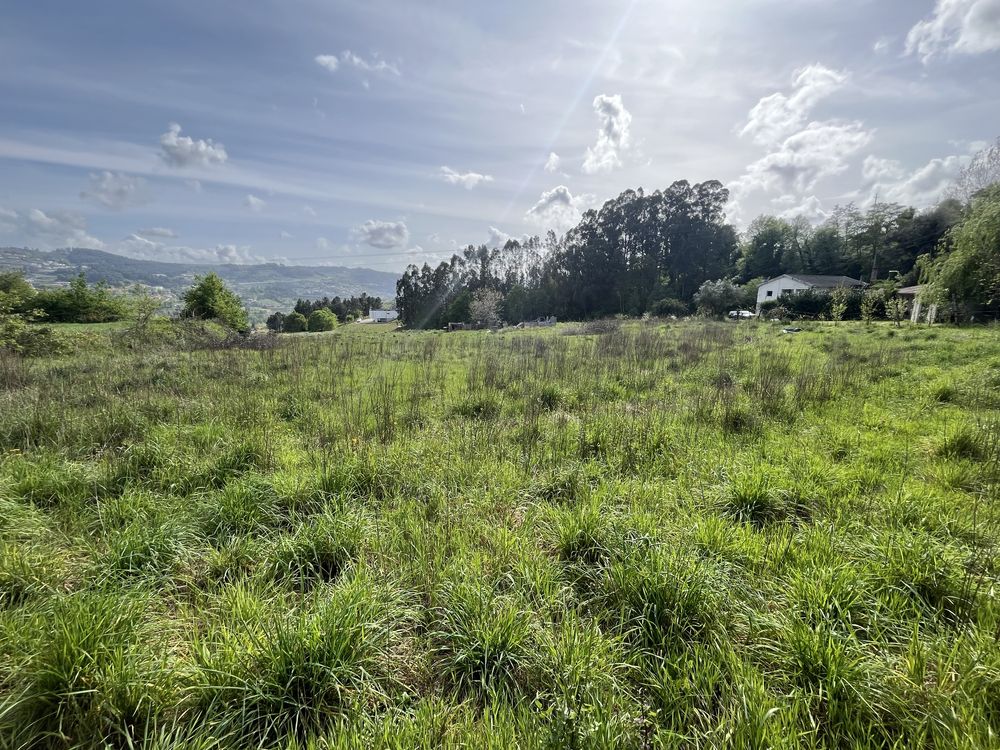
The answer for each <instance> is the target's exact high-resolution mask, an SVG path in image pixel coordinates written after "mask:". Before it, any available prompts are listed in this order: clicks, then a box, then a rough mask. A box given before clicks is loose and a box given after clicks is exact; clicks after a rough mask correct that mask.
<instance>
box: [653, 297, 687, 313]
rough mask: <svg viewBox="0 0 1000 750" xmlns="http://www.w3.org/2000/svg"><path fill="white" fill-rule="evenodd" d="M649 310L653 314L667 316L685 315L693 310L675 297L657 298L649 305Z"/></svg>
mask: <svg viewBox="0 0 1000 750" xmlns="http://www.w3.org/2000/svg"><path fill="white" fill-rule="evenodd" d="M649 312H650V313H652V314H653V315H658V316H660V317H663V318H665V317H669V316H671V315H673V316H675V317H683V316H685V315H687V314H688V313H689V312H691V310H690V309H689V308H688V306H687V305H686V304H684V303H683V302H681V301H680V300H679V299H676V298H675V297H663V298H662V299H658V300H656V301H655V302H654V303H653V304H651V305H650V306H649Z"/></svg>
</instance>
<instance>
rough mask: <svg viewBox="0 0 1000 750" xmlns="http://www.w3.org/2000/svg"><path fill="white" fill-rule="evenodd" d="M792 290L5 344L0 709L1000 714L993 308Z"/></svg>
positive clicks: (16, 726)
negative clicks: (871, 315)
mask: <svg viewBox="0 0 1000 750" xmlns="http://www.w3.org/2000/svg"><path fill="white" fill-rule="evenodd" d="M804 328H805V329H806V330H804V331H803V332H802V333H799V334H795V335H783V334H781V333H780V328H775V327H771V326H769V325H766V324H764V325H762V324H756V323H745V324H744V323H740V324H735V323H734V324H714V323H696V322H686V323H662V322H658V321H642V322H638V321H636V322H626V323H623V322H619V321H599V322H596V323H589V324H583V325H575V324H574V325H563V326H558V327H556V328H554V329H545V330H537V331H516V332H515V331H507V332H503V333H500V334H492V333H487V332H462V333H455V334H444V333H441V332H420V333H410V332H394V331H393V330H391V327H386V326H343V327H341V328H340V329H338V330H337V331H336V332H333V333H331V334H329V335H324V336H302V337H288V338H286V339H285V340H284V341H283V343H282V345H280V346H278V347H277V348H264V349H262V350H247V349H231V348H204V347H201V346H198V345H195V344H193V343H191V341H189V340H188V339H182V340H181V341H180V343H179V344H178V343H177V340H176V339H172V338H171V337H169V336H163V337H162V338H157V339H156V340H155V341H154V342H152V343H151V344H150V345H148V346H135V344H134V342H131V341H130V340H128V339H127V338H126V337H122V336H120V335H119V331H118V329H100V328H94V329H88V330H82V331H75V330H74V331H70V332H65V335H67V336H70V337H71V347H70V350H71V351H70V353H69V354H64V355H60V356H57V357H52V358H49V359H45V358H43V359H36V360H30V361H25V362H20V361H18V362H12V361H6V362H5V363H4V366H3V369H2V370H0V747H12V748H26V749H27V748H36V747H37V748H41V747H54V748H102V749H103V748H105V747H114V748H117V747H123V748H124V747H151V748H163V749H166V748H206V749H207V748H227V747H289V748H333V747H357V748H368V747H397V748H411V747H439V746H456V747H515V746H517V747H537V748H556V747H607V748H612V747H615V748H618V747H624V748H646V747H678V748H681V747H705V748H715V747H734V748H736V747H739V748H744V747H747V748H782V747H784V748H800V747H807V748H809V747H884V748H892V747H898V748H902V747H941V748H951V747H967V748H980V747H982V748H985V747H991V746H995V745H996V743H997V733H998V732H1000V646H998V641H997V637H996V634H997V632H1000V608H998V605H997V603H996V601H997V600H996V596H995V592H996V588H997V584H998V583H1000V564H998V563H997V559H998V555H997V540H998V531H1000V529H998V526H997V508H998V500H1000V498H998V494H997V486H998V485H997V479H998V476H1000V332H998V331H996V330H994V329H992V328H978V329H947V328H938V329H933V330H931V329H926V328H904V329H902V330H900V331H895V330H892V329H891V328H890V327H888V326H871V327H865V326H863V325H860V324H858V325H854V324H840V325H838V326H834V325H832V324H831V325H824V324H817V323H810V324H807V325H805V326H804ZM195 343H196V342H195Z"/></svg>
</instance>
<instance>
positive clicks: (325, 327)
mask: <svg viewBox="0 0 1000 750" xmlns="http://www.w3.org/2000/svg"><path fill="white" fill-rule="evenodd" d="M339 324H340V321H338V320H337V316H336V315H334V314H333V313H332V312H330V311H329V310H327V309H326V308H325V307H321V308H320V309H319V310H313V311H312V312H311V313H310V314H309V320H308V325H307V327H308V329H309V332H310V333H317V332H321V331H332V330H333V329H334V328H336V327H337V326H338V325H339Z"/></svg>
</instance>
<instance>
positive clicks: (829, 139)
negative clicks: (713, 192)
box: [733, 121, 872, 197]
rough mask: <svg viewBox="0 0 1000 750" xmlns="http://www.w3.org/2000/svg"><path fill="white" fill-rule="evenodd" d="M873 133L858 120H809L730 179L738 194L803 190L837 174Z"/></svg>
mask: <svg viewBox="0 0 1000 750" xmlns="http://www.w3.org/2000/svg"><path fill="white" fill-rule="evenodd" d="M871 139H872V133H871V131H869V130H866V129H865V127H864V125H863V123H861V122H857V121H855V122H834V121H830V122H812V123H809V125H807V126H806V127H805V128H803V129H802V130H800V131H799V132H797V133H794V134H792V135H790V136H788V137H787V138H786V139H785V140H784V141H782V142H781V143H780V144H778V146H777V147H776V148H775V149H774V150H772V151H771V152H770V153H768V154H766V155H765V156H763V157H762V158H760V159H758V160H757V161H755V162H753V163H752V164H750V165H749V166H748V167H747V168H746V172H745V174H744V175H743V176H742V177H740V178H739V179H738V180H736V182H735V183H733V189H734V192H735V193H737V197H738V196H739V195H740V194H745V193H748V192H753V191H754V190H763V191H769V190H776V189H780V190H782V191H790V190H791V191H795V192H797V193H803V192H806V191H810V190H812V189H813V188H815V187H816V183H817V182H819V180H821V179H822V178H824V177H829V176H831V175H836V174H840V173H841V172H844V171H845V170H846V169H847V168H848V165H849V160H850V157H851V156H853V155H854V154H856V153H857V152H858V151H860V150H861V149H863V148H864V147H865V146H867V145H868V144H869V143H870V142H871Z"/></svg>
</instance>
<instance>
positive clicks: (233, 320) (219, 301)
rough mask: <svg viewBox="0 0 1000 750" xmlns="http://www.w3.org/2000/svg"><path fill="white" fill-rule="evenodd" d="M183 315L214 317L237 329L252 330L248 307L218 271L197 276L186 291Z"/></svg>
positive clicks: (186, 316) (188, 316)
mask: <svg viewBox="0 0 1000 750" xmlns="http://www.w3.org/2000/svg"><path fill="white" fill-rule="evenodd" d="M181 317H184V318H200V319H214V320H218V321H221V322H222V323H224V324H225V325H227V326H229V327H230V328H232V329H233V330H235V331H240V332H246V331H249V330H250V319H249V316H248V315H247V311H246V308H244V307H243V303H242V302H241V301H240V298H239V297H238V296H236V294H235V293H234V292H233V291H231V290H230V289H229V288H228V287H227V286H226V285H225V283H224V282H223V281H222V279H221V278H220V277H219V275H218V274H216V273H210V274H207V275H205V276H197V277H195V283H194V285H193V286H192V287H191V288H190V289H188V290H187V291H186V292H184V307H183V309H182V310H181Z"/></svg>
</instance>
